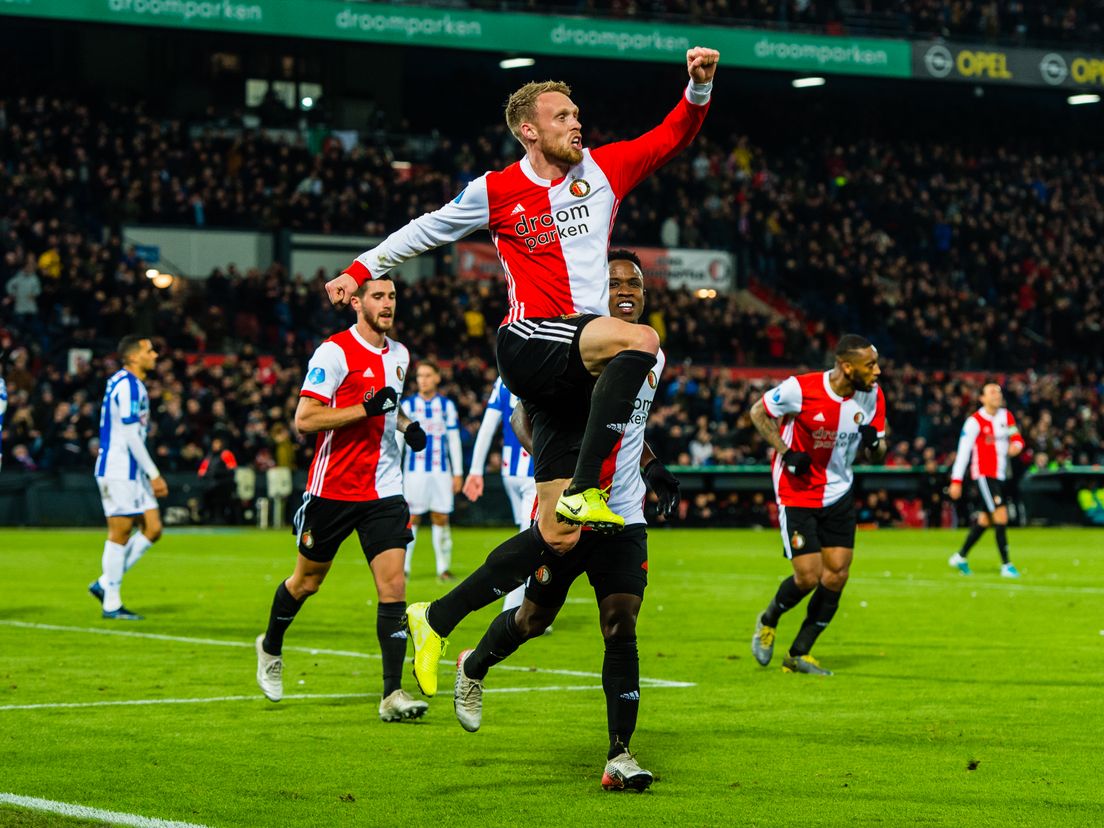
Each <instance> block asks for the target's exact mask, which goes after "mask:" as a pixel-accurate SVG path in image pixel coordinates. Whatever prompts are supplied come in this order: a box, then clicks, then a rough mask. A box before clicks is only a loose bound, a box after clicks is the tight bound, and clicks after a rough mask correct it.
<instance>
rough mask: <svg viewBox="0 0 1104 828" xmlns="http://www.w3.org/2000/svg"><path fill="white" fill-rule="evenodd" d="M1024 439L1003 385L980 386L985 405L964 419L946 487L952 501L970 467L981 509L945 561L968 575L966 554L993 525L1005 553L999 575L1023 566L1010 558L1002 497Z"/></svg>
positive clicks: (1013, 575) (959, 494) (1012, 574)
mask: <svg viewBox="0 0 1104 828" xmlns="http://www.w3.org/2000/svg"><path fill="white" fill-rule="evenodd" d="M1023 448H1024V439H1023V436H1022V435H1021V434H1020V430H1019V428H1018V427H1017V426H1016V418H1015V417H1013V416H1012V412H1011V411H1009V410H1008V409H1007V408H1005V407H1004V393H1003V392H1002V391H1001V387H1000V385H998V384H997V383H995V382H987V383H986V384H985V385H983V386H982V389H981V408H979V409H978V410H977V411H975V412H974V413H973V414H971V415H970V416H969V417H967V418H966V423H965V424H964V425H963V426H962V436H961V437H960V438H959V441H958V451H957V453H956V454H955V461H954V467H953V468H952V470H951V485H950V487H949V489H948V491H947V494H949V495H950V497H951V500H958V499H959V498H961V497H962V479H963V478H964V477H965V475H966V467H967V466H969V467H970V478H971V479H972V480H973V481H974V486H975V489H976V493H977V512H976V517H975V521H974V525H973V526H971V527H970V531H969V533H968V534H967V535H966V540H965V541H964V542H963V544H962V548H961V549H959V550H958V551H957V552H955V553H954V554H953V555H951V557H950V560H948V561H947V563H949V564H950V565H951V566H952V567H954V568H955V569H957V570H958V571H959V572H961V573H962V574H963V575H970V574H971V571H970V564H969V562H968V561H967V559H966V556H967V555H968V554H970V549H971V547H973V545H974V544H975V543H977V542H978V540H980V539H981V536H982V535H983V534H985V530H986V529H988V528H989V526H990V524H992V526H993V533H994V534H995V535H996V538H997V551H998V552H1000V556H1001V570H1000V574H1001V577H1003V578H1019V577H1020V573H1019V570H1017V569H1016V567H1015V565H1014V564H1013V563H1012V561H1010V560H1009V558H1008V505H1007V503H1006V502H1005V497H1004V481H1005V478H1006V477H1007V475H1008V461H1009V459H1010V458H1013V457H1017V456H1019V454H1020V452H1021V451H1023Z"/></svg>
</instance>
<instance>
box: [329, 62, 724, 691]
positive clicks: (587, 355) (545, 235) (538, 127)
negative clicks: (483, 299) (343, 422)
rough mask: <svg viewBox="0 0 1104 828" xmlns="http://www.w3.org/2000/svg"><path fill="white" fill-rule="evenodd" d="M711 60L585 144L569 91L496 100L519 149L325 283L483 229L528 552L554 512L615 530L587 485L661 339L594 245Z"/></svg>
mask: <svg viewBox="0 0 1104 828" xmlns="http://www.w3.org/2000/svg"><path fill="white" fill-rule="evenodd" d="M719 58H720V54H719V53H718V52H716V51H714V50H712V49H705V48H701V47H695V48H693V49H690V50H688V51H687V53H686V66H687V71H688V72H689V75H690V83H689V85H688V86H687V88H686V90H685V91H684V93H683V94H682V96H681V97H680V99H679V102H678V104H677V105H676V106H675V108H674V109H673V110H672V111H671V113H670V114H669V115H668V116H667V118H666V119H665V120H664V121H663V123H662V124H660V125H659V126H658V127H656V128H655V129H653V130H651V131H650V132H647V133H645V134H644V135H642V136H640V137H639V138H636V139H635V140H632V141H622V142H617V143H613V144H609V145H606V146H604V147H598V148H595V149H584V148H583V139H582V125H581V123H580V121H579V110H578V107H576V106H575V104H574V103H573V102H572V100H571V98H570V97H569V95H570V94H571V89H570V87H568V86H567V85H566V84H563V83H557V82H551V81H549V82H545V83H529V84H526V85H525V86H523V87H522V88H521V89H519V90H517V91H516V92H515V93H514V94H513V95H511V96H510V99H509V101H508V102H507V104H506V122H507V124H508V126H509V128H510V130H511V132H512V133H513V135H514V137H515V138H517V140H518V141H519V142H520V143H521V145H522V146H523V147H524V149H525V157H524V158H523V159H522V160H521V161H519V162H517V163H514V164H511V165H510V166H509V167H507V168H506V169H505V170H502V171H501V172H489V173H486V174H485V175H483V176H482V177H480V178H478V179H476V180H475V181H473V182H472V183H471V184H469V185H468V187H467V188H466V189H465V190H464V191H463V192H461V193H460V194H459V195H458V196H457V197H456V198H455V199H454V200H453V201H452V202H451V203H449V204H447V205H445V206H444V207H442V208H441V209H439V210H437V211H435V212H432V213H427V214H425V215H423V216H421V217H419V218H417V219H415V220H414V221H412V222H410V223H409V224H407V225H406V226H405V227H403V228H402V229H400V230H398V231H396V232H395V233H392V234H391V235H390V236H389V237H388V238H387V239H385V240H384V241H383V243H382V244H380V245H379V246H378V247H376V248H374V249H373V250H370V251H368V252H366V253H364V254H362V255H361V256H359V257H358V258H357V260H356V261H355V262H353V263H352V265H350V267H349V268H348V270H347V271H346V272H345V273H343V274H342V275H340V276H338V277H337V278H336V279H334V280H332V281H330V282H329V283H328V284H327V285H326V290H327V293H328V295H329V297H330V299H331V301H333V302H335V303H338V304H341V303H343V302H344V301H346V299H347V297H348V296H349V295H350V293H351V292H352V291H353V290H354V289H355V287H356V285H357V284H359V283H361V282H363V281H364V280H365V279H368V278H370V277H379V276H382V275H384V274H385V273H387V272H388V271H389V270H390V269H391V268H393V267H394V266H395V265H397V264H399V263H400V262H403V261H406V260H407V259H410V258H411V257H413V256H417V255H418V254H420V253H424V252H426V251H427V250H432V249H433V248H435V247H438V246H440V245H442V244H448V243H450V242H455V241H458V240H459V239H462V238H464V237H465V236H467V235H469V234H470V233H473V232H475V231H476V230H479V229H483V228H486V229H488V230H489V231H490V235H491V239H492V241H493V242H494V244H495V246H496V247H497V249H498V255H499V258H500V260H501V261H502V265H503V270H504V272H505V277H506V285H507V291H508V298H509V312H508V314H507V316H506V318H505V319H504V320H503V323H502V326H501V327H500V328H499V332H498V367H499V373H500V374H501V376H502V380H503V382H505V383H506V387H507V388H509V389H510V390H511V391H512V392H513V393H514V394H517V395H518V396H519V397H520V398H521V399H522V400H523V401H524V402H525V406H526V410H527V412H528V414H529V416H530V419H531V420H532V422H533V442H534V456H535V460H536V470H535V476H536V481H537V494H538V500H539V504H540V506H539V508H540V513H539V515H538V526H539V535H537V534H533V533H530V532H526V533H524V534H523V535H519V536H517V538H516V539H515V541H516V544H520V545H522V546H524V547H526V549H528V550H529V551H530V552H532V551H534V550H538V549H539V548H540V547H541V545H542V543H541V541H540V535H545V536H547V535H549V534H551V533H553V528H552V524H553V523H554V522H555V521H556V520H557V519H558V520H561V521H564V522H567V523H569V524H571V525H573V526H590V527H592V528H596V529H600V530H603V531H616V530H618V529H620V528H621V527H622V526H623V525H624V519H623V517H622V516H620V515H618V514H616V513H614V512H612V511H611V510H610V509H609V507H608V505H607V504H606V501H605V499H604V498H603V497H602V495H601V490H600V487H599V485H598V480H599V477H600V474H601V467H602V461H603V459H604V458H605V457H607V456H608V455H609V452H610V451H611V450H612V448H613V446H614V445H615V444H616V443H617V441H618V440H619V439H621V435H622V433H623V432H624V428H625V424H626V423H627V422H628V421H629V418H630V417H631V415H632V407H631V406H632V400H633V399H634V396H635V394H636V391H637V389H638V388H640V385H641V383H643V382H644V380H645V378H646V377H647V376H648V372H649V371H651V370H652V369H653V368H654V366H655V361H656V353H657V352H658V350H659V337H658V335H657V334H656V332H655V331H653V330H652V329H651V328H648V327H646V326H643V325H630V324H628V323H626V322H625V321H624V320H622V319H613V318H609V316H608V308H607V300H608V282H607V279H606V258H605V257H606V252H607V250H608V249H609V238H610V233H611V231H612V227H613V220H614V217H615V216H616V213H617V207H618V205H619V204H620V203H621V200H622V199H623V198H624V197H625V196H626V195H627V194H628V193H629V192H631V191H632V189H633V188H634V187H635V186H636V185H637V184H639V183H640V182H641V181H642V180H643V179H644V178H646V177H647V176H649V175H650V174H651V173H653V172H654V171H655V170H657V169H658V168H660V167H661V166H663V165H664V164H665V163H667V162H668V161H669V160H670V159H671V158H672V157H674V156H675V155H676V154H677V153H678V152H680V151H681V150H682V149H683V148H685V147H686V146H687V145H688V144H689V143H690V141H691V140H693V138H694V136H695V135H696V134H697V132H698V130H699V129H700V127H701V124H702V121H703V120H704V118H705V114H706V111H707V110H708V108H709V100H710V95H711V92H712V88H713V76H714V74H715V72H716V70H717V62H718V60H719ZM588 398H589V399H590V406H589V407H588V406H587V405H586V403H585V400H586V399H588ZM565 488H566V491H565ZM553 492H555V493H556V497H552V493H553ZM577 540H578V535H577V533H576V534H573V535H572V534H569V535H567V536H566V537H565V539H564V540H563V541H562V542H563V543H565V544H568V546H565V547H564V549H563V550H562V551H566V549H567V548H570V546H569V545H570V544H572V543H574V542H575V541H577ZM411 620H412V623H413V624H415V625H416V623H417V622H416V620H415V619H411ZM427 681H431V682H432V681H435V678H434V679H429V678H428V677H427ZM422 689H423V690H426V691H430V692H432V690H433V689H434V687H433V686H432V684H431V685H430V686H428V687H427V686H426V685H424V684H423V686H422Z"/></svg>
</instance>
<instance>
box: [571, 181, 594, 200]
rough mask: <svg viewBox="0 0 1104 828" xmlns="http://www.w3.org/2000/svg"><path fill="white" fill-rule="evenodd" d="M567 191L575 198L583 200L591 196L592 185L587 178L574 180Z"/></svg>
mask: <svg viewBox="0 0 1104 828" xmlns="http://www.w3.org/2000/svg"><path fill="white" fill-rule="evenodd" d="M567 191H568V192H569V193H571V194H572V195H573V196H575V198H583V197H584V196H587V195H590V185H589V184H588V183H587V181H586V179H585V178H573V179H571V183H570V184H569V185H568V187H567Z"/></svg>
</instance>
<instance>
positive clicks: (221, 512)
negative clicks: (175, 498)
mask: <svg viewBox="0 0 1104 828" xmlns="http://www.w3.org/2000/svg"><path fill="white" fill-rule="evenodd" d="M237 467H238V460H237V458H236V457H235V456H234V452H232V451H231V450H230V449H229V448H227V446H226V441H225V439H224V438H223V437H221V436H219V435H216V436H215V437H214V438H213V439H212V440H211V449H210V451H209V452H208V453H207V456H206V457H205V458H203V462H202V463H200V464H199V472H198V474H199V477H200V479H201V480H202V481H203V484H204V486H203V521H204V523H237V522H238V509H237V508H236V506H237V504H236V503H235V501H236V487H235V483H234V470H235V469H236V468H237Z"/></svg>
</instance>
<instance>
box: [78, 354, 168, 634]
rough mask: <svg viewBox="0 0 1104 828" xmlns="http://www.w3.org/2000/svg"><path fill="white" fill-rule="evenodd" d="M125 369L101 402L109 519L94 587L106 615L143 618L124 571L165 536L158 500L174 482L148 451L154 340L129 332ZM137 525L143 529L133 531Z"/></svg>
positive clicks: (99, 474)
mask: <svg viewBox="0 0 1104 828" xmlns="http://www.w3.org/2000/svg"><path fill="white" fill-rule="evenodd" d="M119 359H121V360H122V363H123V367H122V368H121V369H120V370H118V371H116V372H115V373H114V374H112V376H111V378H110V379H109V380H108V381H107V389H106V391H105V392H104V398H103V404H102V405H101V406H100V453H99V455H98V456H97V457H96V485H97V486H98V487H99V489H100V497H101V499H102V500H103V510H104V517H106V518H107V541H106V543H104V552H103V572H102V573H101V575H100V577H99V579H98V580H95V581H93V582H92V583H91V584H90V585H89V587H88V591H89V592H91V593H92V595H93V597H95V598H96V599H98V600H99V601H100V602H101V603H102V604H103V617H104V618H113V619H118V620H122V621H140V620H141V618H142V616H140V615H137V614H136V613H133V612H131V611H130V610H128V609H127V608H126V607H124V606H123V599H122V595H121V592H120V590H121V588H122V583H123V574H124V573H126V572H127V571H128V570H129V569H130V568H131V567H132V566H134V564H136V563H137V562H138V559H139V558H141V557H142V556H143V555H144V554H146V552H147V551H148V550H149V548H150V547H151V546H153V544H154V543H155V542H156V541H157V539H158V538H160V537H161V513H160V511H158V508H157V498H158V497H165V496H166V495H168V493H169V486H168V484H167V483H166V482H165V478H163V477H162V476H161V472H159V471H158V470H157V465H156V464H155V463H154V462H153V458H152V457H150V454H149V451H148V450H147V449H146V435H147V434H148V432H149V418H150V402H149V394H148V393H146V386H145V384H144V383H143V380H144V379H145V378H146V374H148V373H149V372H150V371H152V370H153V369H154V366H156V365H157V351H155V350H154V349H153V343H152V342H151V341H150V340H149V339H146V338H144V337H140V336H125V337H123V339H122V341H121V342H120V343H119ZM135 524H138V525H139V531H137V532H135V533H134V534H133V535H131V531H132V530H133V529H134V527H135Z"/></svg>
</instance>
